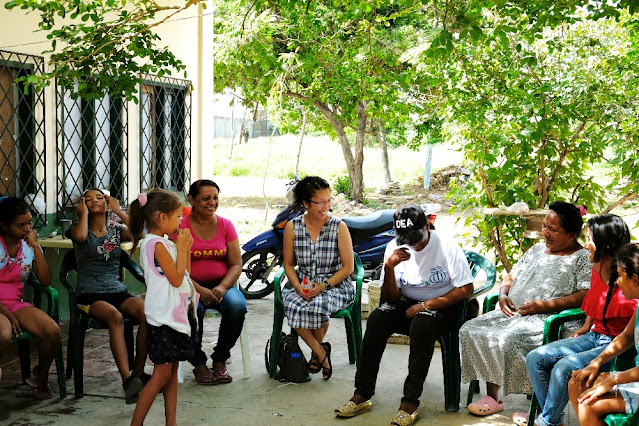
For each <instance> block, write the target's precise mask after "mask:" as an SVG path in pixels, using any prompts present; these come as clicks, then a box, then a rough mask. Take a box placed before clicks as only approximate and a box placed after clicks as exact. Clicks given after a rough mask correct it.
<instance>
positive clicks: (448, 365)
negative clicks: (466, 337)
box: [437, 250, 497, 412]
mask: <svg viewBox="0 0 639 426" xmlns="http://www.w3.org/2000/svg"><path fill="white" fill-rule="evenodd" d="M464 254H465V255H466V260H467V261H468V266H469V267H470V272H471V273H472V275H473V278H475V277H477V274H478V273H479V271H481V270H483V271H484V273H485V274H486V283H485V284H484V285H482V286H481V287H479V288H476V289H474V290H473V292H472V293H471V295H470V296H468V298H467V299H466V300H464V302H463V303H464V305H463V307H462V309H461V310H460V313H459V317H458V318H457V326H456V327H455V328H454V329H452V330H451V331H450V332H448V333H445V334H442V335H441V336H439V338H438V339H437V340H438V341H439V344H440V346H441V352H442V364H443V365H442V368H443V370H444V407H445V408H446V411H450V412H456V411H459V400H460V392H461V361H460V358H459V329H460V328H461V326H462V325H464V323H465V322H466V320H467V319H468V318H467V316H466V315H467V312H468V304H469V303H470V301H471V300H474V299H476V298H477V297H478V296H481V295H482V294H484V293H486V292H488V291H490V290H491V289H492V288H493V286H494V285H495V281H496V279H497V271H496V270H495V266H494V265H493V264H492V262H491V261H490V260H488V259H487V258H485V257H484V256H482V255H481V254H479V253H476V252H474V251H471V250H464Z"/></svg>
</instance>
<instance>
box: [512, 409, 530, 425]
mask: <svg viewBox="0 0 639 426" xmlns="http://www.w3.org/2000/svg"><path fill="white" fill-rule="evenodd" d="M513 423H515V424H516V425H517V426H528V413H522V412H519V411H516V412H514V413H513Z"/></svg>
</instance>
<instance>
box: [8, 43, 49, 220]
mask: <svg viewBox="0 0 639 426" xmlns="http://www.w3.org/2000/svg"><path fill="white" fill-rule="evenodd" d="M43 72H44V58H42V57H41V56H32V55H24V54H21V53H15V52H8V51H4V50H0V160H1V161H2V163H1V164H0V195H6V196H13V197H22V198H24V199H25V200H26V201H27V202H28V203H30V204H31V205H32V206H34V200H35V198H36V197H37V198H39V199H40V200H41V203H39V204H42V205H44V206H45V207H44V208H43V207H40V208H39V209H37V210H38V213H39V214H35V215H34V218H33V223H34V226H36V227H40V226H44V225H46V203H45V200H46V177H45V164H46V156H45V152H46V149H45V146H46V138H45V131H44V90H40V91H36V90H33V88H30V89H29V92H28V93H27V94H25V92H24V83H22V82H16V81H15V80H16V79H18V78H20V77H26V76H28V75H41V74H42V73H43ZM34 210H36V209H34Z"/></svg>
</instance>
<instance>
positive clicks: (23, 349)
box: [11, 274, 67, 399]
mask: <svg viewBox="0 0 639 426" xmlns="http://www.w3.org/2000/svg"><path fill="white" fill-rule="evenodd" d="M25 284H27V285H29V286H30V287H32V288H33V305H34V306H35V307H37V308H40V309H42V296H43V295H44V296H45V297H46V298H47V314H48V315H49V316H50V317H51V318H52V319H53V320H54V321H55V322H56V323H58V324H59V323H60V317H59V314H58V291H57V290H56V289H55V288H53V287H50V286H43V285H42V284H40V283H39V282H38V280H37V279H36V278H35V277H34V275H33V274H30V275H29V278H28V279H27V281H26V283H25ZM31 339H35V336H34V335H32V334H31V333H29V332H28V331H25V330H23V331H22V334H21V335H20V336H15V335H14V336H11V341H12V342H16V343H17V344H18V355H19V357H20V372H21V373H22V383H26V380H27V379H28V378H29V377H31V351H30V347H29V340H31ZM55 369H56V373H57V375H58V386H59V388H60V399H64V398H66V397H67V380H66V377H65V374H64V359H63V357H62V345H60V348H58V352H57V353H56V355H55Z"/></svg>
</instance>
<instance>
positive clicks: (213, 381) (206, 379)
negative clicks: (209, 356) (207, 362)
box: [193, 368, 219, 386]
mask: <svg viewBox="0 0 639 426" xmlns="http://www.w3.org/2000/svg"><path fill="white" fill-rule="evenodd" d="M207 370H208V371H209V374H208V375H206V374H200V375H199V376H198V374H197V369H195V368H194V369H193V375H194V376H195V381H196V382H197V384H198V385H202V386H215V385H217V384H218V383H219V382H218V380H217V378H216V377H215V375H214V374H213V372H212V371H211V370H209V369H208V368H207Z"/></svg>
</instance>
